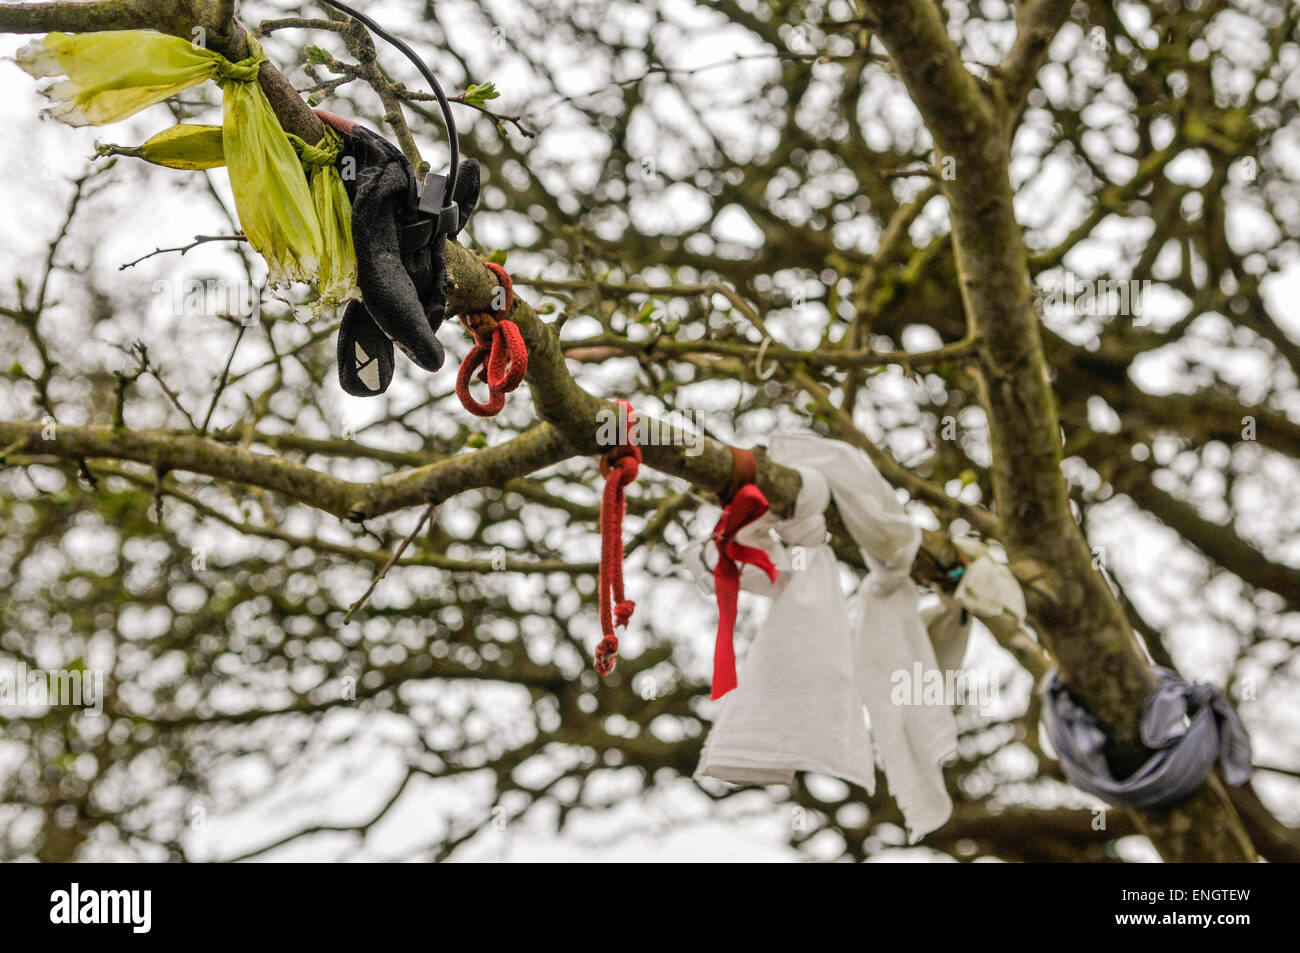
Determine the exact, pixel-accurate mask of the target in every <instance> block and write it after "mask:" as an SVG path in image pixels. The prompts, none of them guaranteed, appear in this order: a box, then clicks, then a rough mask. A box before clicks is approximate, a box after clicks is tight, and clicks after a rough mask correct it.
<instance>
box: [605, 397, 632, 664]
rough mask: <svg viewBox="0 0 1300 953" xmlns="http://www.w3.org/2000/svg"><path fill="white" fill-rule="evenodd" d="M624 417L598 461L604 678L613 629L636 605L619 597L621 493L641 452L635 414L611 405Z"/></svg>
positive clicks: (614, 645)
mask: <svg viewBox="0 0 1300 953" xmlns="http://www.w3.org/2000/svg"><path fill="white" fill-rule="evenodd" d="M614 403H615V404H616V405H618V407H619V410H620V412H625V413H626V414H627V423H626V431H625V434H624V442H623V443H620V444H619V445H618V446H617V447H615V448H614V449H613V450H610V451H609V452H608V453H606V454H604V455H603V456H602V457H601V458H600V472H601V475H602V476H604V478H605V493H604V495H603V496H602V497H601V500H600V631H601V632H602V633H603V635H604V637H603V638H602V639H601V640H600V644H599V645H598V646H596V671H597V672H598V673H599V674H601V675H608V674H609V673H610V672H612V671H614V656H616V655H617V654H618V636H616V635H615V634H614V626H615V625H627V623H628V620H629V619H631V618H632V610H633V609H635V608H636V603H635V602H633V601H632V600H631V599H626V598H624V596H623V514H624V513H625V512H626V511H627V499H626V497H625V496H624V493H623V489H624V487H626V486H627V485H628V484H629V483H631V482H632V481H633V480H635V479H636V475H637V471H638V470H640V468H641V448H640V447H638V446H637V445H636V444H634V443H633V442H632V422H633V421H634V420H635V419H636V414H635V413H634V412H633V410H632V405H631V404H629V403H628V402H627V401H625V400H617V401H615V402H614Z"/></svg>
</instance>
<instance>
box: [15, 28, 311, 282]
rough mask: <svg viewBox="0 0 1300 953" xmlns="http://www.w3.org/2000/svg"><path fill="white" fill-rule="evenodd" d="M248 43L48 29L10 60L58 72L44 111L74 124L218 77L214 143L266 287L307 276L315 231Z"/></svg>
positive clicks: (109, 118)
mask: <svg viewBox="0 0 1300 953" xmlns="http://www.w3.org/2000/svg"><path fill="white" fill-rule="evenodd" d="M248 49H249V56H248V58H247V59H244V60H240V61H239V62H238V63H231V62H230V61H229V60H227V59H226V58H225V57H224V56H222V55H221V54H220V53H216V52H214V51H212V50H208V49H205V48H203V47H198V46H194V45H193V44H192V43H189V42H187V41H186V40H184V39H182V38H180V37H176V36H168V35H166V34H163V33H155V32H153V31H151V30H115V31H108V32H104V33H80V34H75V35H69V34H66V33H49V34H47V35H46V36H45V37H44V38H42V39H41V40H37V41H35V42H33V43H31V44H29V45H28V46H26V47H24V48H23V49H22V50H21V51H20V52H19V54H18V63H19V65H20V66H22V67H23V68H24V69H25V70H27V72H29V73H31V74H32V75H33V76H59V75H62V76H64V77H66V78H65V79H63V80H61V81H59V82H56V83H55V84H53V85H52V86H51V87H50V88H49V89H47V90H45V91H44V92H45V94H46V96H47V97H49V98H50V99H51V100H53V101H54V105H53V106H52V107H51V109H50V112H51V113H52V114H53V115H55V116H57V117H58V118H59V119H61V120H63V121H64V122H66V123H70V124H72V125H84V124H87V123H92V124H95V125H101V124H104V123H109V122H116V121H117V120H119V119H125V118H126V117H128V116H131V115H133V114H134V113H136V112H139V111H140V110H141V109H144V108H145V107H147V106H152V105H154V104H155V103H159V102H162V101H163V100H164V99H167V98H168V97H169V96H174V95H175V94H176V93H178V92H180V91H181V90H184V89H187V88H189V87H191V86H195V85H197V84H199V83H201V82H203V81H204V80H207V79H211V80H213V81H214V82H216V83H217V84H218V85H219V86H221V89H222V92H223V96H222V151H223V153H224V155H225V159H226V165H227V167H228V168H229V171H230V185H231V190H232V191H233V192H234V195H235V208H236V210H237V211H238V213H239V221H240V223H241V224H242V225H243V228H244V235H245V236H247V238H248V241H249V244H250V245H252V246H253V248H254V249H256V250H257V251H258V252H259V253H260V254H261V255H262V257H263V258H265V259H266V264H267V268H268V269H269V271H270V281H271V284H272V285H273V286H279V285H284V284H287V283H289V282H291V281H303V282H309V283H312V284H314V283H315V281H316V274H317V272H318V270H319V268H320V265H321V256H322V248H321V245H322V236H321V228H320V224H319V222H318V221H317V218H316V212H315V206H314V202H313V198H312V194H311V190H310V189H309V188H308V185H307V178H306V175H305V174H304V173H303V170H302V166H301V165H300V164H299V162H298V157H297V155H296V154H295V153H294V149H293V146H292V145H291V144H290V143H289V140H288V139H287V138H286V136H285V133H284V130H283V129H282V128H281V127H280V123H279V120H277V119H276V117H275V112H274V111H273V110H272V109H271V104H270V103H269V102H268V101H267V99H266V94H265V93H263V92H262V88H261V87H260V86H259V85H258V84H257V73H258V67H259V66H260V65H261V64H262V63H263V62H265V61H266V55H265V54H264V53H263V52H262V49H261V47H260V46H259V45H258V43H257V41H256V40H255V39H254V38H253V37H252V36H251V35H250V36H249V37H248ZM181 135H186V136H187V135H191V133H182V134H181ZM208 143H209V149H210V139H209V140H208ZM176 145H177V143H176V142H175V141H171V142H170V143H169V145H168V146H167V148H170V147H174V146H176ZM156 151H164V147H161V146H160V147H158V149H157V150H156ZM210 158H211V155H210V152H209V154H208V155H207V159H210ZM173 161H176V160H175V157H173ZM205 161H206V160H205Z"/></svg>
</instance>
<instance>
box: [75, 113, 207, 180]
mask: <svg viewBox="0 0 1300 953" xmlns="http://www.w3.org/2000/svg"><path fill="white" fill-rule="evenodd" d="M95 151H96V152H98V153H99V154H100V155H101V156H131V157H132V158H134V159H143V160H144V161H146V162H152V163H153V164H154V165H164V166H166V167H167V168H169V169H186V170H190V171H193V170H196V169H215V168H218V167H219V166H223V165H225V164H226V152H225V149H223V148H222V144H221V127H220V126H196V125H190V124H187V123H181V124H180V125H179V126H172V127H171V128H170V129H164V130H163V131H162V132H160V133H158V135H156V136H152V137H150V138H149V139H148V140H146V141H145V142H142V143H141V144H140V145H138V146H117V145H112V144H109V143H99V142H97V143H95Z"/></svg>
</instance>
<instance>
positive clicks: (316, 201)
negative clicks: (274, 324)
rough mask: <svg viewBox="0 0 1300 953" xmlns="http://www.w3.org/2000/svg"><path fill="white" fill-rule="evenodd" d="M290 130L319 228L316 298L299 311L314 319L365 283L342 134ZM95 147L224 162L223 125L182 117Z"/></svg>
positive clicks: (177, 164) (165, 160) (192, 162)
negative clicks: (123, 142)
mask: <svg viewBox="0 0 1300 953" xmlns="http://www.w3.org/2000/svg"><path fill="white" fill-rule="evenodd" d="M286 136H287V138H288V140H289V143H290V145H292V146H293V148H294V151H295V152H297V154H298V161H299V162H301V163H302V167H303V170H304V172H305V173H306V176H307V187H308V189H309V190H310V192H311V199H312V211H313V212H314V213H315V215H316V221H317V225H318V227H319V229H320V239H319V242H320V244H319V247H320V251H321V258H320V261H321V263H320V269H319V271H318V272H317V274H316V277H315V279H314V280H313V282H312V283H313V285H314V287H315V290H316V293H317V298H316V299H315V300H313V301H308V302H306V303H305V305H303V306H300V307H299V308H298V309H296V311H295V313H297V314H298V316H299V317H305V318H308V319H314V318H317V317H319V316H320V315H321V313H322V311H323V310H324V309H325V308H337V307H339V306H340V305H342V304H344V303H346V302H347V301H350V300H352V299H354V298H355V299H359V298H360V297H361V289H360V288H358V287H357V257H356V252H355V251H354V249H353V247H352V204H351V203H350V202H349V201H348V193H347V190H346V189H345V188H344V187H343V180H342V179H341V178H340V177H339V171H338V168H337V167H336V165H335V163H336V162H337V161H338V157H339V152H340V151H341V150H342V148H343V140H342V139H341V138H340V137H339V134H338V133H337V132H335V131H334V130H333V129H331V128H329V127H328V126H326V127H325V138H324V139H322V140H321V141H320V142H319V143H317V144H316V145H314V146H311V145H308V144H307V143H306V142H304V141H303V140H302V139H300V138H298V137H297V136H295V135H293V134H292V133H287V134H286ZM95 148H96V150H97V151H98V152H99V154H100V155H122V156H131V157H133V158H136V159H144V160H145V161H146V162H152V163H154V164H155V165H162V166H166V167H168V168H170V169H211V168H216V167H217V166H221V165H225V163H226V158H225V153H224V151H223V149H222V132H221V127H220V126H197V125H187V124H184V123H182V124H181V125H178V126H173V127H172V128H170V129H165V130H163V131H162V132H160V133H158V134H157V135H156V136H154V137H152V138H151V139H149V140H148V141H146V142H144V143H142V144H141V145H138V146H118V145H110V144H100V143H96V146H95ZM304 309H305V313H304Z"/></svg>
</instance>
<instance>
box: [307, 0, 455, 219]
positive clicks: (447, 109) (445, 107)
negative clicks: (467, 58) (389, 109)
mask: <svg viewBox="0 0 1300 953" xmlns="http://www.w3.org/2000/svg"><path fill="white" fill-rule="evenodd" d="M320 2H321V3H323V4H325V6H327V7H333V8H334V9H335V10H338V11H339V12H340V13H346V14H347V15H348V16H350V17H352V18H353V19H354V20H357V21H359V22H360V23H362V24H363V25H364V26H366V27H367V28H368V29H369V30H370V32H371V33H375V34H378V35H379V36H380V37H381V38H382V39H384V40H387V41H388V42H389V43H390V44H392V45H393V46H395V47H397V48H398V49H399V50H401V51H402V52H403V53H404V54H405V55H406V58H407V59H409V60H410V61H411V62H412V63H414V64H415V65H416V68H417V69H419V71H420V73H421V75H423V76H424V78H425V80H426V81H427V82H428V83H429V86H430V87H432V89H433V95H434V96H436V97H437V99H438V105H439V106H440V107H441V108H442V121H443V123H444V124H445V125H446V127H447V142H448V143H449V144H450V146H451V165H450V168H448V170H447V190H446V193H445V194H444V195H443V200H442V201H443V207H444V208H445V207H446V206H447V205H448V204H449V203H450V202H451V201H453V199H452V196H454V195H455V194H456V183H457V180H458V179H459V176H460V143H459V142H457V141H456V120H455V119H453V118H452V116H451V103H449V102H448V101H447V94H446V93H444V92H443V91H442V86H441V85H440V84H439V82H438V80H437V77H435V76H434V75H433V70H431V69H429V66H428V64H427V63H425V62H424V60H422V59H421V58H420V56H419V54H418V53H416V52H415V50H413V49H411V48H410V46H408V45H407V44H406V41H405V40H402V39H400V38H398V37H396V36H393V34H391V33H389V32H388V31H387V30H385V29H384V28H383V27H382V26H380V25H379V24H378V23H376V22H375V21H374V20H372V19H370V17H368V16H366V15H365V14H364V13H361V12H360V11H358V10H354V9H352V8H351V7H350V6H348V5H347V4H346V3H339V2H338V0H320Z"/></svg>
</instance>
